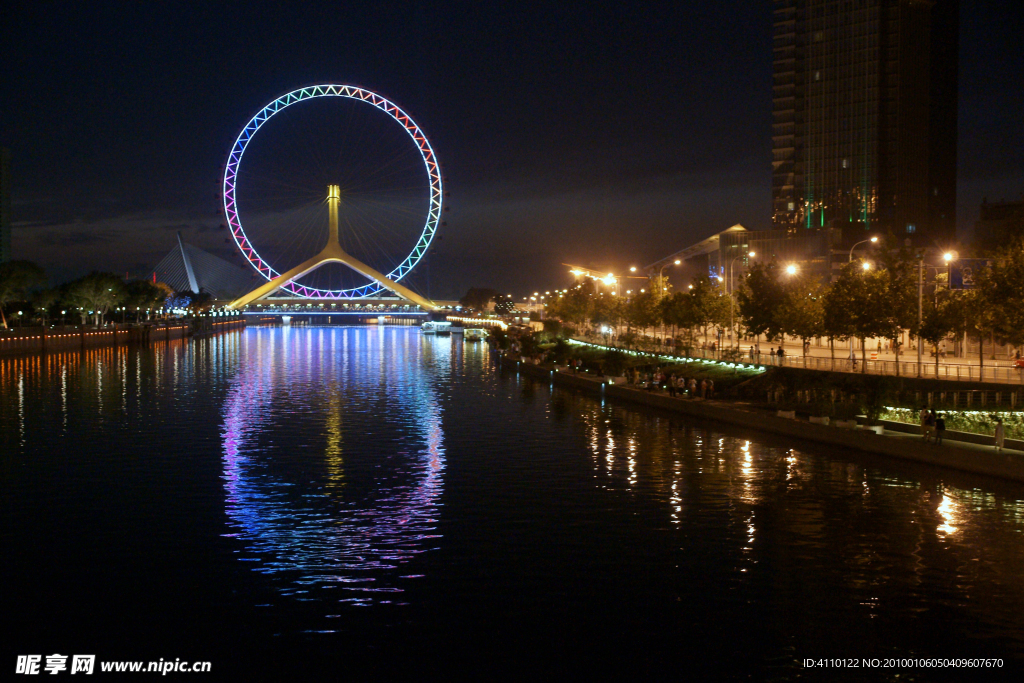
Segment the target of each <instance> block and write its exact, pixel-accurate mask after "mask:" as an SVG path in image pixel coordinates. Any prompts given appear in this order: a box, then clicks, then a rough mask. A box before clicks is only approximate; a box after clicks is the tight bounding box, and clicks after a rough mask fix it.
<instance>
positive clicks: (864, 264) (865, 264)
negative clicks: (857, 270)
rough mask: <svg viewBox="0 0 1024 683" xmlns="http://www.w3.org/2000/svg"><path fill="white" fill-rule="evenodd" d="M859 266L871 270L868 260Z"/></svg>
mask: <svg viewBox="0 0 1024 683" xmlns="http://www.w3.org/2000/svg"><path fill="white" fill-rule="evenodd" d="M860 267H861V268H863V269H864V270H871V263H870V262H869V261H864V262H863V263H861V264H860Z"/></svg>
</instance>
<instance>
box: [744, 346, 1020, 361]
mask: <svg viewBox="0 0 1024 683" xmlns="http://www.w3.org/2000/svg"><path fill="white" fill-rule="evenodd" d="M749 355H750V360H754V347H753V346H751V347H750V353H749ZM1018 355H1019V352H1018Z"/></svg>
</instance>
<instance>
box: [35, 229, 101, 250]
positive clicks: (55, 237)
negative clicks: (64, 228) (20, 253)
mask: <svg viewBox="0 0 1024 683" xmlns="http://www.w3.org/2000/svg"><path fill="white" fill-rule="evenodd" d="M35 239H36V242H38V243H39V244H42V245H45V246H47V247H81V246H92V245H96V244H110V243H111V242H113V241H114V238H113V237H112V236H110V235H108V234H105V233H102V232H99V231H96V230H72V231H69V232H60V231H57V230H47V231H46V232H42V233H39V234H37V235H36V236H35Z"/></svg>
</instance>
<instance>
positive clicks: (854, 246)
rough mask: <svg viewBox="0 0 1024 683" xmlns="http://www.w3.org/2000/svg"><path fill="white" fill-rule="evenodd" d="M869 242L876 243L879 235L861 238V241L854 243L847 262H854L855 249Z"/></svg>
mask: <svg viewBox="0 0 1024 683" xmlns="http://www.w3.org/2000/svg"><path fill="white" fill-rule="evenodd" d="M868 242H871V243H872V244H874V243H876V242H878V238H877V237H872V238H871V239H868V240H861V241H860V242H857V243H856V244H854V245H853V246H852V247H850V257H849V258H848V259H847V261H846V262H847V263H853V250H854V249H856V248H857V247H858V246H860V245H861V244H867V243H868Z"/></svg>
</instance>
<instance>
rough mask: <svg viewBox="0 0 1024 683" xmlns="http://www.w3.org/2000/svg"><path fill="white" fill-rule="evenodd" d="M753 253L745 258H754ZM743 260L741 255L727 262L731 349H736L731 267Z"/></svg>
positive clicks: (734, 289)
mask: <svg viewBox="0 0 1024 683" xmlns="http://www.w3.org/2000/svg"><path fill="white" fill-rule="evenodd" d="M754 256H755V254H754V252H752V251H751V252H747V254H746V258H754ZM741 258H744V255H743V254H740V255H739V256H733V257H732V260H731V261H729V330H730V331H731V332H732V347H733V348H736V346H737V345H736V342H737V341H738V340H737V338H736V313H735V310H736V296H735V294H736V281H735V280H734V279H733V277H732V265H733V264H734V263H736V261H738V260H739V259H741Z"/></svg>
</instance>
